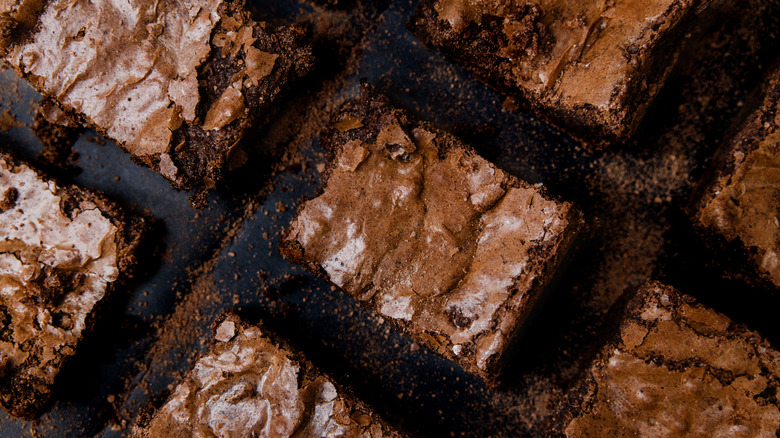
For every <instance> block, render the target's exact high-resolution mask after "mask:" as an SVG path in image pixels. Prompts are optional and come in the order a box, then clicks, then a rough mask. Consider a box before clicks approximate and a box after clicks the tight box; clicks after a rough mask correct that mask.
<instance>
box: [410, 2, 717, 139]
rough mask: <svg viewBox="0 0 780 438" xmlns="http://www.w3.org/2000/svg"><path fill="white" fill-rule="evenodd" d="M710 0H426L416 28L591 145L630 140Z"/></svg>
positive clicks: (484, 77) (423, 36)
mask: <svg viewBox="0 0 780 438" xmlns="http://www.w3.org/2000/svg"><path fill="white" fill-rule="evenodd" d="M710 1H711V0H694V1H688V0H648V1H639V0H634V1H617V2H616V1H604V0H602V1H582V2H572V1H561V0H543V1H533V2H532V1H518V0H479V1H463V0H422V1H421V2H420V5H419V7H418V9H417V11H416V13H415V15H414V17H413V18H412V19H411V21H410V22H409V25H408V26H409V28H410V29H411V30H412V31H413V32H414V33H415V34H416V35H417V36H418V37H419V38H420V39H421V40H422V41H424V42H425V43H427V44H429V45H431V46H434V47H437V48H439V49H440V50H441V51H442V52H444V53H445V54H446V55H448V56H450V57H452V58H453V59H454V60H456V61H457V62H459V63H460V64H462V65H463V67H464V68H466V69H467V70H469V71H470V72H472V73H473V74H474V75H475V76H476V77H478V78H479V79H480V80H482V81H484V82H485V83H487V84H488V85H489V86H491V87H494V88H496V89H498V90H499V91H501V92H508V93H510V94H512V95H516V96H517V97H519V98H520V99H521V101H522V102H524V103H526V104H527V105H528V106H529V107H530V109H532V110H533V111H535V112H536V113H537V114H538V115H539V116H540V117H541V118H543V119H545V120H547V121H548V122H550V123H552V124H555V125H557V126H559V127H560V128H562V129H563V130H565V131H567V132H568V133H569V134H570V135H571V136H573V137H575V138H577V139H579V140H581V141H583V142H584V144H585V146H586V148H588V149H600V148H602V147H605V146H607V145H608V144H610V143H614V142H622V141H625V140H627V139H628V138H629V137H630V136H631V135H632V134H633V132H634V131H635V130H636V128H637V126H638V124H639V122H640V121H641V119H642V117H643V116H644V114H645V112H646V109H647V107H648V105H649V104H650V102H651V101H652V100H653V98H654V97H655V95H656V94H657V93H658V90H659V89H660V88H661V86H662V85H663V83H664V81H665V80H666V77H667V76H668V75H669V73H670V72H671V70H672V67H673V66H674V65H675V63H676V60H677V56H678V54H679V50H680V46H681V42H682V40H683V39H684V37H685V34H686V33H687V32H689V31H690V30H691V26H690V24H689V22H690V21H691V19H692V18H693V17H694V16H695V15H696V14H698V13H699V12H700V11H701V10H703V9H705V8H706V7H707V6H708V5H709V3H710Z"/></svg>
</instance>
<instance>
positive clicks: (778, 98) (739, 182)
mask: <svg viewBox="0 0 780 438" xmlns="http://www.w3.org/2000/svg"><path fill="white" fill-rule="evenodd" d="M693 206H694V208H693V209H692V219H693V223H694V226H695V228H696V229H697V231H698V232H699V233H700V234H701V235H702V236H703V237H704V238H705V240H706V241H707V242H708V244H710V246H711V247H713V248H715V249H717V250H720V252H721V253H722V254H723V255H724V257H723V258H724V259H727V260H728V263H727V264H728V266H729V268H728V269H729V271H730V272H728V274H729V275H733V276H736V277H741V278H744V279H746V280H747V281H749V282H750V283H753V284H756V285H765V286H769V287H770V288H771V287H773V288H778V287H780V222H778V216H780V70H775V71H774V72H773V77H772V78H771V79H770V80H769V81H768V82H767V88H766V89H765V95H764V100H763V102H762V104H761V106H760V107H759V108H758V109H757V110H756V111H755V112H753V113H752V114H751V115H750V116H749V117H748V119H747V120H746V122H745V124H744V126H743V127H742V128H741V129H740V131H739V133H738V134H737V135H736V136H735V137H734V138H733V139H731V140H730V141H729V142H727V143H726V144H725V145H724V147H723V149H722V150H721V151H720V152H719V154H718V156H716V158H715V160H714V161H713V166H712V169H711V171H710V172H709V174H708V175H707V176H705V178H704V179H703V180H702V182H701V183H700V186H699V188H698V190H697V191H696V194H695V195H694V202H693Z"/></svg>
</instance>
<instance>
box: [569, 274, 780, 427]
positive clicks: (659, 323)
mask: <svg viewBox="0 0 780 438" xmlns="http://www.w3.org/2000/svg"><path fill="white" fill-rule="evenodd" d="M625 312H626V313H625V316H624V319H623V322H622V324H621V326H620V332H619V336H618V337H617V339H616V340H615V341H614V342H612V343H610V344H609V345H607V346H606V347H605V348H604V349H603V351H602V352H601V354H600V355H599V356H598V358H597V359H596V360H595V362H594V363H593V365H592V366H591V368H590V369H589V370H588V372H587V373H586V376H585V378H584V379H583V383H582V384H581V385H580V387H579V388H577V389H575V391H573V392H572V394H574V396H573V397H572V398H571V400H570V402H571V403H570V404H569V405H568V406H567V407H566V410H565V411H564V412H565V414H564V415H563V417H564V419H565V420H564V421H563V422H562V424H561V426H560V430H559V432H561V433H562V434H563V435H565V436H568V437H604V436H643V437H667V436H668V437H671V436H700V437H715V436H731V437H758V436H775V435H776V434H777V433H778V432H780V410H778V401H777V389H778V385H779V384H780V353H778V352H777V351H776V350H774V349H773V348H772V347H771V346H770V345H769V344H768V343H767V342H766V341H764V340H763V339H762V338H761V337H760V336H759V335H758V334H757V333H755V332H752V331H750V330H747V329H746V328H744V327H742V326H740V325H738V324H735V323H733V322H732V321H731V320H729V318H728V317H726V316H725V315H722V314H720V313H718V312H715V311H714V310H712V309H709V308H707V307H705V306H703V305H701V304H698V303H696V302H695V301H694V299H693V298H691V297H689V296H685V295H681V294H680V293H678V292H677V291H675V290H674V289H672V288H670V287H668V286H664V285H662V284H659V283H651V284H648V285H646V286H645V287H643V288H642V289H641V290H640V291H639V293H638V295H637V296H636V297H635V298H634V299H633V300H632V301H631V302H630V304H629V305H628V307H627V309H626V311H625Z"/></svg>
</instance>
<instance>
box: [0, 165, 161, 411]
mask: <svg viewBox="0 0 780 438" xmlns="http://www.w3.org/2000/svg"><path fill="white" fill-rule="evenodd" d="M0 228H2V235H3V238H2V240H1V241H0V246H2V250H0V251H1V252H0V270H1V271H2V281H1V282H0V283H1V284H0V404H2V405H3V407H4V408H5V409H6V410H7V411H8V412H9V413H10V414H12V415H14V416H18V417H22V418H25V419H32V418H35V417H36V416H37V415H39V414H40V412H41V411H42V410H43V409H44V408H46V406H47V404H48V402H49V400H50V399H51V394H52V385H53V384H54V382H55V380H56V378H57V375H58V373H59V372H60V370H61V369H62V367H63V365H64V364H65V362H66V361H67V360H68V359H69V358H70V357H72V356H73V355H74V354H76V353H77V350H78V346H79V343H80V342H81V340H82V338H83V337H84V336H85V335H86V334H87V333H88V331H89V330H90V329H91V328H92V326H93V325H94V323H95V321H96V319H97V318H98V316H99V313H100V312H99V307H101V306H103V305H105V303H107V302H108V300H110V299H111V297H112V296H113V295H114V294H115V291H116V289H118V288H119V287H121V285H122V283H123V282H124V281H126V280H127V279H128V278H129V277H130V276H132V271H133V267H134V266H135V264H136V255H135V254H136V252H137V249H138V247H139V245H140V242H141V239H142V236H143V234H144V232H145V230H146V228H147V223H146V220H145V219H144V218H143V217H130V216H129V215H127V214H125V213H124V212H123V211H122V209H120V208H119V207H118V206H117V205H116V204H114V203H112V202H110V201H107V200H106V199H105V198H104V197H103V196H102V195H99V194H96V193H93V192H90V191H88V190H84V189H81V188H78V187H75V186H67V185H60V184H57V183H56V182H54V181H53V180H51V179H48V178H46V177H44V176H43V175H41V174H40V173H38V172H36V171H35V170H33V169H31V168H30V167H28V166H27V165H25V164H18V163H16V162H15V161H14V160H13V159H11V158H9V157H8V156H7V155H5V154H0Z"/></svg>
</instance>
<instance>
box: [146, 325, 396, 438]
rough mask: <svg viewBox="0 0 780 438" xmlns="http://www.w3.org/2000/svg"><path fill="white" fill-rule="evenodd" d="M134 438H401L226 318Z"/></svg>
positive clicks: (258, 334) (261, 334)
mask: <svg viewBox="0 0 780 438" xmlns="http://www.w3.org/2000/svg"><path fill="white" fill-rule="evenodd" d="M214 339H215V342H216V345H215V346H214V347H213V349H212V350H211V351H210V352H209V353H207V354H206V355H204V356H202V357H201V358H200V359H198V360H197V362H196V363H195V366H194V368H193V369H192V370H191V371H190V372H189V373H188V374H187V376H186V377H185V378H184V380H183V381H182V382H181V383H179V385H178V386H177V387H176V389H175V390H174V391H173V394H172V395H171V396H170V397H169V398H168V400H167V401H166V402H165V404H164V405H163V406H162V407H161V408H160V409H159V410H157V412H156V413H155V414H154V415H153V417H152V418H151V420H150V421H149V423H148V425H146V426H142V427H139V428H137V429H136V431H135V436H138V437H155V438H156V437H183V436H188V437H215V436H231V437H253V436H263V437H273V438H282V437H293V436H295V437H323V438H324V437H334V438H335V437H355V438H357V437H361V438H363V437H365V438H382V437H399V436H401V435H399V434H398V433H397V432H395V431H394V430H393V429H392V428H390V427H389V426H387V425H386V424H385V423H384V422H383V421H382V420H381V419H379V418H378V417H377V416H376V415H375V414H373V413H372V412H371V410H370V409H369V408H368V407H366V406H365V405H363V404H362V403H360V402H357V401H355V400H354V399H353V398H351V397H350V396H348V395H346V394H345V393H343V392H342V391H339V390H338V389H337V388H336V386H334V384H333V383H332V382H331V381H330V379H328V378H327V377H326V376H324V375H323V374H321V373H319V372H318V371H317V370H316V369H314V368H313V367H312V365H311V364H309V363H308V362H307V361H306V360H305V359H303V358H302V357H300V355H299V354H297V353H295V352H293V351H291V350H290V349H289V348H287V347H285V346H283V345H281V344H279V343H277V342H274V341H272V340H271V339H269V338H268V335H267V334H266V333H265V330H264V329H263V328H262V327H260V326H255V325H249V324H246V323H244V322H242V321H241V320H240V319H239V318H238V317H236V316H235V315H229V316H227V317H226V318H225V319H224V320H222V321H221V322H220V323H219V324H218V325H217V327H216V330H215V334H214Z"/></svg>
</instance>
